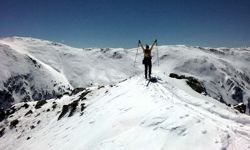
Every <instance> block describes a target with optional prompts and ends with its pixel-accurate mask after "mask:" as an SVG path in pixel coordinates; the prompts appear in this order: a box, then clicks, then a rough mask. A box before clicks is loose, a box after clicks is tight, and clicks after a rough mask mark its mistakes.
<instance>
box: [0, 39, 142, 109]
mask: <svg viewBox="0 0 250 150" xmlns="http://www.w3.org/2000/svg"><path fill="white" fill-rule="evenodd" d="M127 53H128V52H127V51H126V50H124V49H109V48H105V49H99V48H93V49H79V48H72V47H69V46H66V45H63V44H60V43H55V42H50V41H45V40H40V39H34V38H25V37H10V38H3V39H0V54H1V56H0V57H1V59H0V61H1V64H0V70H2V72H1V73H0V84H1V85H0V92H2V93H3V96H0V107H1V106H2V107H4V108H7V107H9V106H10V105H11V104H13V103H17V102H21V101H30V100H41V99H50V98H54V97H57V95H61V94H63V93H64V92H68V91H69V90H71V89H72V87H73V88H76V87H89V86H93V85H106V84H110V83H115V82H117V81H119V80H122V79H125V78H127V77H129V76H132V75H134V74H135V73H138V71H139V70H140V69H139V68H138V67H134V68H131V66H132V65H133V61H132V58H130V57H127ZM134 53H135V52H134ZM26 78H27V79H26ZM26 85H27V86H26ZM13 91H14V92H13ZM0 95H1V94H0ZM7 99H8V100H7Z"/></svg>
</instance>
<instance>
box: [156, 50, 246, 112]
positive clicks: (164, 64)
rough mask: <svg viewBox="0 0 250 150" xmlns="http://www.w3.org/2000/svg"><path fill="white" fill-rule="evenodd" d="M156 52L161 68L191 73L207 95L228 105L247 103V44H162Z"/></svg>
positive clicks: (189, 74) (163, 70)
mask: <svg viewBox="0 0 250 150" xmlns="http://www.w3.org/2000/svg"><path fill="white" fill-rule="evenodd" d="M159 53H160V62H161V66H160V68H159V70H160V71H162V72H166V73H167V74H168V73H169V72H174V73H177V74H180V75H182V74H183V75H187V76H193V77H195V78H197V79H199V80H200V81H201V82H202V83H203V84H204V86H205V88H206V91H207V93H208V95H210V96H211V97H213V98H215V99H217V100H219V101H221V102H223V103H226V104H228V105H235V104H239V103H244V104H245V105H249V104H250V103H249V100H250V99H249V97H250V68H249V65H248V64H249V63H250V59H249V58H250V48H231V49H228V48H217V49H213V48H201V47H187V46H161V47H159ZM248 108H250V106H248ZM247 113H249V109H248V111H247Z"/></svg>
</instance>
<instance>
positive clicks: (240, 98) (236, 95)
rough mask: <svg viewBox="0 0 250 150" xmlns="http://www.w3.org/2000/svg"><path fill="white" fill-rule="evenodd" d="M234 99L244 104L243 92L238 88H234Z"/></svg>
mask: <svg viewBox="0 0 250 150" xmlns="http://www.w3.org/2000/svg"><path fill="white" fill-rule="evenodd" d="M232 98H233V99H234V100H236V101H237V102H243V90H242V89H241V88H240V87H238V86H236V87H234V94H232Z"/></svg>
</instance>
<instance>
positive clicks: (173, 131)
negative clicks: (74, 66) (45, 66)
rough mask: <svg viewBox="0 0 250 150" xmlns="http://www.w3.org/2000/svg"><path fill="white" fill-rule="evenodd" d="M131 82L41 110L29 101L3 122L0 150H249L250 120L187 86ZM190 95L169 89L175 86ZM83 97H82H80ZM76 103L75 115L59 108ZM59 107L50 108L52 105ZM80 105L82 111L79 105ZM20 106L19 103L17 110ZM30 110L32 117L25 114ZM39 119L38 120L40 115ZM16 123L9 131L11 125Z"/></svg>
mask: <svg viewBox="0 0 250 150" xmlns="http://www.w3.org/2000/svg"><path fill="white" fill-rule="evenodd" d="M163 80H164V82H162V83H151V84H150V86H149V87H146V86H145V84H146V82H145V81H144V80H143V79H142V78H140V77H133V78H131V79H128V80H126V81H124V82H122V83H119V84H116V85H110V86H105V87H99V88H91V89H87V90H90V91H91V92H90V93H88V94H87V95H86V96H85V98H83V97H81V95H82V94H83V93H85V92H86V90H83V91H81V92H79V93H77V94H76V95H72V96H68V95H65V96H63V97H62V98H61V99H55V100H54V99H52V100H50V101H47V103H46V104H44V105H43V106H41V108H39V109H35V108H34V106H35V103H36V102H29V103H28V105H29V107H28V108H26V109H25V108H24V107H22V108H21V109H20V110H18V111H17V112H16V113H14V114H13V117H11V118H9V119H7V120H6V121H5V122H4V123H1V126H2V127H5V131H4V132H5V134H4V135H3V136H2V137H1V139H0V142H1V145H0V149H5V150H11V149H17V150H24V149H25V150H26V149H37V150H39V149H41V150H42V149H62V150H63V149H65V150H66V149H73V150H78V149H102V150H103V149H108V150H110V149H124V150H125V149H136V150H138V149H154V150H158V149H198V150H200V149H209V150H210V149H228V150H230V149H232V150H234V149H242V150H244V149H249V148H250V143H249V141H250V134H249V133H250V132H249V131H250V117H249V116H246V115H244V114H240V113H237V112H236V111H235V110H233V109H231V108H228V107H227V106H225V105H223V104H221V103H220V102H218V101H216V100H214V99H212V98H210V97H207V96H202V95H199V96H198V97H196V94H197V93H195V92H194V91H192V90H190V87H188V86H187V85H185V82H183V81H179V80H175V79H174V80H173V79H171V78H168V77H167V78H164V79H163ZM175 82H176V85H178V86H180V85H181V86H182V88H185V89H186V90H187V91H188V92H185V91H184V90H182V89H180V88H179V87H178V86H173V85H172V84H171V83H175ZM80 97H81V98H80ZM75 100H79V103H78V105H77V109H76V111H75V113H74V115H73V116H71V117H67V116H68V115H69V112H68V113H66V114H65V116H64V117H62V118H61V119H60V120H58V117H59V116H60V113H61V112H62V111H61V110H62V106H63V105H66V104H68V103H72V102H73V101H75ZM54 104H57V105H56V107H55V108H54V109H53V108H52V106H53V105H54ZM82 104H84V106H85V107H84V109H82V110H81V108H82V107H81V106H82ZM22 105H23V104H17V105H15V107H16V108H17V109H18V108H19V107H20V106H22ZM29 110H32V111H33V113H31V114H28V115H26V116H25V114H26V113H27V112H28V111H29ZM38 114H39V115H38ZM15 119H18V120H19V123H18V124H17V125H16V127H14V128H13V129H9V127H8V126H7V125H8V124H9V123H8V122H11V121H12V120H15Z"/></svg>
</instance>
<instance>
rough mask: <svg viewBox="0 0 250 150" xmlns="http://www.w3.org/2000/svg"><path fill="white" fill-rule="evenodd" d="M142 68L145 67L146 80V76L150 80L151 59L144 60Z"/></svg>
mask: <svg viewBox="0 0 250 150" xmlns="http://www.w3.org/2000/svg"><path fill="white" fill-rule="evenodd" d="M144 66H145V78H146V79H147V74H148V77H149V79H150V78H151V69H152V62H151V58H144Z"/></svg>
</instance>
